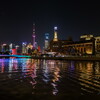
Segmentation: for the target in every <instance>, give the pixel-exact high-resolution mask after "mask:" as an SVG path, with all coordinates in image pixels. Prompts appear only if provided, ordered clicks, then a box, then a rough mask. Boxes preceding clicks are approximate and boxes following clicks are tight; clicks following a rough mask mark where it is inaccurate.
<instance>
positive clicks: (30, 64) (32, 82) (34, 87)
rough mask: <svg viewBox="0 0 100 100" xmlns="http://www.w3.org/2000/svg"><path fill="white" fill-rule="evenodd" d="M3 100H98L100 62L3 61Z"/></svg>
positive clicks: (0, 86)
mask: <svg viewBox="0 0 100 100" xmlns="http://www.w3.org/2000/svg"><path fill="white" fill-rule="evenodd" d="M87 96H88V97H87ZM81 97H82V98H81ZM0 98H1V100H3V99H4V100H6V99H7V100H8V99H10V100H11V99H13V100H19V99H20V100H22V99H24V100H33V99H34V100H35V99H36V100H74V99H77V100H78V99H79V100H80V98H81V100H86V99H85V98H89V99H91V100H92V99H93V98H96V99H95V100H97V99H98V100H99V99H100V62H99V61H67V60H39V59H36V60H35V59H29V58H10V59H0ZM89 99H88V100H89ZM93 100H94V99H93Z"/></svg>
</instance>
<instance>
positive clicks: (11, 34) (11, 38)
mask: <svg viewBox="0 0 100 100" xmlns="http://www.w3.org/2000/svg"><path fill="white" fill-rule="evenodd" d="M99 11H100V8H99V4H98V3H95V2H90V3H89V2H87V3H80V2H66V3H65V2H61V1H56V0H55V1H52V0H51V1H49V0H48V1H44V2H37V1H32V2H25V1H24V2H20V3H19V2H12V1H6V2H4V1H2V2H1V4H0V22H1V23H0V37H1V38H0V42H14V43H16V44H17V43H18V44H21V43H22V42H31V43H32V31H33V22H35V24H36V41H37V42H38V44H39V45H40V46H41V47H43V46H44V41H43V40H44V36H45V33H49V34H50V40H51V39H52V38H53V32H54V31H53V27H54V26H57V27H58V38H60V39H67V37H68V36H72V37H73V39H74V40H78V39H79V37H80V36H81V35H83V34H93V35H98V34H100V28H99V26H100V24H99V23H100V19H99V18H100V15H99Z"/></svg>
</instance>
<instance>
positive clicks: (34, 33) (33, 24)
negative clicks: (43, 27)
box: [32, 23, 36, 48]
mask: <svg viewBox="0 0 100 100" xmlns="http://www.w3.org/2000/svg"><path fill="white" fill-rule="evenodd" d="M32 37H33V48H35V37H36V36H35V23H33V35H32Z"/></svg>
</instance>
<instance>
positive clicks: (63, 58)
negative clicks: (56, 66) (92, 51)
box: [31, 56, 100, 61]
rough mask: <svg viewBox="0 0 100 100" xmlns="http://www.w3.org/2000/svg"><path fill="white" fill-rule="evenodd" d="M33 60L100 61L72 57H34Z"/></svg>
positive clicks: (84, 57) (93, 58) (92, 57)
mask: <svg viewBox="0 0 100 100" xmlns="http://www.w3.org/2000/svg"><path fill="white" fill-rule="evenodd" d="M31 58H33V59H47V60H86V61H95V60H96V61H100V57H95V56H90V57H89V56H70V57H34V56H31Z"/></svg>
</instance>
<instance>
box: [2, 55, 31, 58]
mask: <svg viewBox="0 0 100 100" xmlns="http://www.w3.org/2000/svg"><path fill="white" fill-rule="evenodd" d="M9 57H16V58H30V57H31V56H28V55H0V58H9Z"/></svg>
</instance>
